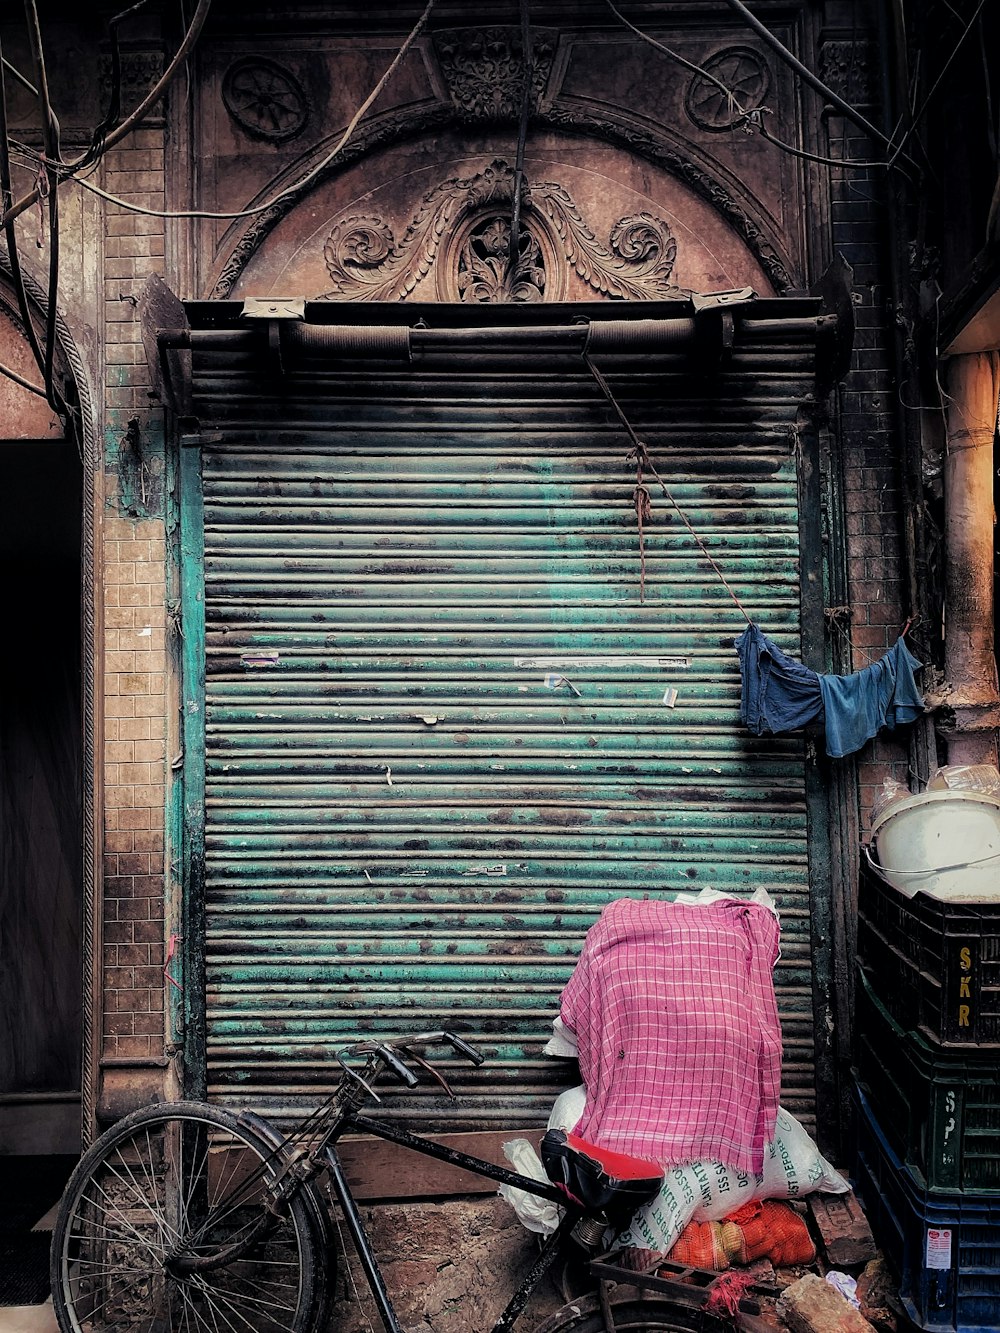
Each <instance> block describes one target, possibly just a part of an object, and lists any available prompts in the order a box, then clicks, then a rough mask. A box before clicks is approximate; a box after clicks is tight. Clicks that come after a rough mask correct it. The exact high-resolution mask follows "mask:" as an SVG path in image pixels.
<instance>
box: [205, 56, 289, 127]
mask: <svg viewBox="0 0 1000 1333" xmlns="http://www.w3.org/2000/svg"><path fill="white" fill-rule="evenodd" d="M222 101H223V103H224V104H225V107H226V110H227V111H228V112H229V114H230V116H231V117H232V119H233V120H234V121H235V122H236V124H237V125H239V127H240V129H242V130H243V131H244V132H245V133H246V134H249V135H250V136H251V137H252V138H254V139H266V140H268V141H269V142H271V143H284V142H285V141H286V140H288V139H294V137H295V136H296V135H297V134H299V133H300V132H301V131H302V129H303V128H304V127H305V124H306V121H307V120H308V118H309V104H308V102H307V100H306V95H305V92H304V91H303V88H302V85H301V84H300V83H299V81H298V79H296V77H295V75H294V74H292V72H291V71H290V70H287V69H285V67H284V66H283V65H279V64H277V62H276V61H274V60H267V59H266V58H265V57H263V56H248V57H246V58H245V59H243V60H237V61H235V62H234V63H233V64H232V65H230V67H229V68H228V69H227V70H226V75H225V78H224V79H223V80H222Z"/></svg>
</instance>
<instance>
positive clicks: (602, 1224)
mask: <svg viewBox="0 0 1000 1333" xmlns="http://www.w3.org/2000/svg"><path fill="white" fill-rule="evenodd" d="M434 1044H446V1045H448V1046H450V1047H451V1048H452V1050H453V1051H454V1052H457V1053H458V1054H459V1055H461V1056H463V1057H464V1058H466V1059H468V1060H470V1061H471V1062H472V1063H473V1064H477V1065H478V1064H481V1063H482V1062H483V1056H482V1055H480V1054H479V1052H477V1051H475V1050H474V1049H473V1048H472V1047H471V1046H469V1045H468V1043H467V1042H465V1041H463V1040H462V1039H461V1038H460V1037H457V1036H455V1035H454V1034H452V1033H447V1032H437V1033H429V1034H423V1035H421V1036H417V1037H411V1038H409V1039H407V1040H406V1041H401V1042H397V1043H395V1044H393V1045H389V1044H383V1043H375V1042H366V1043H362V1044H360V1045H356V1046H353V1047H350V1048H348V1049H347V1050H345V1051H342V1052H340V1053H339V1054H338V1057H337V1058H338V1060H339V1062H340V1064H341V1067H342V1071H343V1072H342V1074H341V1077H340V1080H339V1082H338V1084H337V1087H336V1088H335V1090H334V1092H333V1094H332V1095H331V1097H330V1098H329V1100H328V1101H327V1102H325V1103H324V1104H323V1105H322V1106H321V1107H319V1108H318V1109H317V1110H316V1111H314V1112H313V1113H312V1114H311V1115H309V1116H307V1117H306V1118H305V1119H304V1120H303V1121H302V1122H301V1123H300V1124H298V1125H297V1126H296V1127H295V1128H294V1129H293V1130H292V1131H291V1132H290V1133H289V1134H287V1135H283V1134H281V1133H280V1132H279V1131H278V1130H277V1129H276V1128H275V1127H274V1126H273V1125H271V1124H269V1123H268V1122H267V1121H266V1120H264V1119H262V1118H261V1117H260V1116H258V1115H256V1114H254V1113H252V1112H249V1111H244V1112H241V1113H239V1114H235V1113H233V1112H231V1111H228V1110H224V1109H222V1108H220V1107H217V1106H210V1105H208V1104H206V1103H204V1102H186V1101H185V1102H164V1103H158V1104H155V1105H152V1106H147V1107H143V1108H142V1109H141V1110H138V1111H135V1112H133V1114H131V1115H129V1116H126V1117H125V1118H124V1119H123V1120H121V1121H119V1122H118V1123H117V1124H115V1125H114V1126H112V1128H111V1129H109V1130H108V1131H107V1132H106V1133H105V1134H104V1135H103V1136H102V1137H101V1138H100V1139H98V1140H97V1142H96V1143H95V1144H94V1145H93V1146H92V1147H91V1148H90V1149H89V1151H88V1152H87V1153H86V1154H85V1155H84V1157H83V1158H82V1159H81V1160H80V1162H79V1164H78V1165H77V1167H76V1170H75V1171H74V1173H73V1175H72V1177H71V1179H70V1181H69V1184H68V1185H67V1187H66V1191H65V1193H64V1195H63V1199H62V1203H61V1205H60V1208H59V1213H58V1217H57V1220H56V1225H55V1228H54V1232H53V1238H52V1297H53V1306H54V1309H55V1314H56V1318H57V1320H58V1323H59V1327H60V1329H61V1330H62V1333H112V1331H113V1333H323V1331H324V1330H326V1329H327V1327H328V1323H329V1318H330V1302H331V1295H332V1289H333V1280H334V1276H335V1273H336V1265H337V1248H338V1247H337V1243H336V1239H335V1238H336V1235H337V1227H336V1221H335V1205H339V1208H340V1216H342V1218H343V1222H344V1224H345V1225H346V1228H347V1230H348V1231H349V1232H350V1234H351V1237H352V1240H353V1243H354V1245H355V1247H356V1249H357V1253H358V1256H359V1259H360V1263H361V1266H362V1268H363V1271H364V1273H365V1276H366V1278H367V1281H368V1285H369V1287H370V1289H371V1294H372V1298H373V1300H374V1302H375V1305H376V1307H377V1309H378V1312H379V1315H380V1317H381V1320H382V1323H383V1325H384V1327H385V1329H386V1333H403V1329H402V1326H401V1325H400V1323H399V1320H398V1318H397V1316H396V1314H395V1311H394V1309H393V1305H392V1301H391V1299H390V1296H389V1293H388V1291H387V1289H386V1285H385V1282H384V1279H383V1276H382V1273H381V1270H380V1268H379V1264H378V1261H377V1259H376V1257H375V1254H374V1253H373V1250H372V1247H371V1243H370V1241H369V1239H368V1235H367V1233H366V1231H365V1228H364V1224H363V1221H362V1218H361V1214H360V1211H359V1209H358V1207H357V1204H356V1202H355V1199H354V1196H353V1195H352V1193H351V1188H350V1185H349V1184H348V1182H347V1179H346V1178H345V1176H344V1172H343V1169H342V1167H341V1163H340V1158H339V1156H338V1154H337V1147H336V1145H337V1141H338V1140H339V1139H340V1138H341V1137H342V1136H343V1135H344V1134H346V1133H351V1132H361V1133H364V1134H369V1135H374V1136H375V1137H376V1138H380V1139H384V1140H387V1141H388V1142H390V1143H397V1144H401V1145H403V1146H404V1147H406V1148H411V1149H412V1150H413V1151H414V1152H419V1153H423V1154H424V1155H425V1156H428V1157H432V1158H436V1159H437V1160H439V1161H442V1162H447V1163H449V1164H450V1165H452V1166H458V1167H463V1168H464V1169H465V1170H467V1171H472V1172H474V1173H475V1174H476V1175H479V1176H484V1177H487V1178H488V1179H490V1180H495V1181H497V1182H499V1183H502V1184H507V1185H513V1186H516V1187H517V1188H519V1189H522V1190H525V1191H527V1192H528V1193H529V1194H533V1195H535V1196H537V1197H539V1198H544V1199H549V1200H551V1201H553V1202H555V1203H557V1204H559V1205H560V1206H561V1207H562V1209H563V1217H562V1221H561V1222H560V1225H559V1227H558V1229H557V1230H556V1231H555V1233H554V1234H553V1235H552V1236H550V1237H549V1238H548V1239H547V1240H546V1242H545V1243H544V1245H542V1247H541V1249H540V1250H539V1252H538V1255H537V1257H536V1259H535V1260H534V1262H533V1263H532V1264H531V1266H530V1269H529V1271H528V1272H527V1273H526V1275H525V1277H524V1280H523V1281H522V1283H521V1285H520V1286H519V1287H518V1289H517V1291H516V1292H514V1294H513V1296H512V1297H511V1298H510V1300H509V1301H508V1303H507V1306H506V1308H505V1309H504V1310H503V1312H502V1313H501V1314H500V1316H499V1318H498V1319H497V1320H496V1322H495V1323H494V1324H493V1326H492V1330H491V1333H506V1330H509V1329H511V1328H512V1327H513V1325H514V1322H515V1320H516V1319H517V1318H518V1316H519V1315H520V1314H521V1312H522V1311H523V1310H524V1307H525V1305H526V1304H527V1302H528V1300H529V1298H530V1296H531V1294H532V1292H533V1291H534V1290H535V1288H536V1287H537V1285H538V1283H539V1282H540V1281H541V1279H542V1277H543V1276H544V1275H545V1273H546V1271H547V1270H548V1269H549V1267H550V1265H551V1264H552V1262H553V1260H554V1259H556V1257H557V1256H559V1255H563V1256H564V1257H565V1256H566V1255H567V1254H569V1253H574V1254H575V1255H579V1254H580V1253H582V1252H585V1253H586V1254H588V1255H590V1256H596V1255H597V1251H598V1249H599V1248H600V1242H601V1240H602V1238H603V1236H604V1235H605V1233H606V1231H607V1228H608V1227H609V1226H610V1227H612V1228H614V1227H619V1226H621V1225H624V1223H625V1221H626V1220H627V1219H628V1217H629V1216H630V1215H631V1213H632V1212H633V1211H634V1210H635V1209H636V1208H637V1207H639V1206H641V1205H642V1204H643V1203H645V1202H647V1201H648V1200H649V1199H651V1198H652V1197H653V1196H654V1195H655V1194H656V1192H657V1191H658V1190H659V1187H660V1184H661V1182H662V1173H660V1172H659V1168H656V1167H651V1165H650V1163H648V1162H640V1161H638V1160H637V1159H634V1158H628V1157H624V1156H623V1155H621V1154H609V1153H604V1152H602V1150H600V1149H596V1148H594V1147H593V1146H592V1145H587V1144H581V1143H580V1141H579V1140H575V1139H574V1138H573V1136H572V1135H566V1134H564V1133H562V1131H558V1130H551V1131H549V1132H548V1133H547V1135H546V1136H545V1139H544V1140H543V1144H542V1148H543V1160H544V1161H545V1164H546V1170H547V1172H548V1174H549V1176H550V1181H549V1182H539V1181H537V1180H534V1179H530V1178H528V1177H526V1176H522V1175H520V1174H518V1173H517V1172H514V1171H510V1170H507V1169H506V1168H504V1167H501V1166H497V1165H495V1164H494V1163H492V1162H488V1161H486V1160H484V1159H482V1158H479V1157H473V1156H470V1155H469V1154H467V1153H463V1152H458V1151H456V1150H455V1149H452V1148H449V1147H447V1146H444V1145H442V1144H439V1143H435V1142H433V1141H432V1140H430V1139H426V1138H423V1137H421V1136H420V1135H417V1134H412V1133H410V1132H408V1131H406V1130H404V1129H401V1128H398V1127H396V1126H394V1125H390V1124H386V1123H384V1122H382V1121H379V1120H375V1119H372V1118H371V1117H369V1116H367V1115H364V1114H362V1113H361V1110H360V1108H361V1106H362V1104H363V1103H364V1102H365V1101H366V1100H368V1099H374V1100H375V1101H378V1100H380V1099H379V1097H378V1094H377V1093H376V1092H375V1087H374V1085H375V1083H376V1082H377V1080H378V1079H379V1078H380V1077H382V1076H384V1075H385V1074H387V1073H391V1074H392V1075H394V1076H395V1077H396V1078H397V1079H399V1080H400V1081H401V1082H402V1083H404V1084H405V1085H406V1086H407V1087H414V1086H416V1084H417V1082H418V1081H419V1078H418V1074H417V1073H415V1072H414V1069H416V1070H418V1071H420V1073H421V1074H423V1075H425V1076H427V1077H431V1078H434V1079H435V1080H436V1081H437V1082H438V1083H440V1084H441V1085H442V1087H443V1088H444V1089H445V1091H446V1092H448V1093H449V1095H450V1089H449V1088H448V1085H447V1082H446V1080H445V1079H444V1077H443V1075H442V1074H441V1073H440V1071H438V1070H437V1069H435V1067H434V1066H433V1065H432V1064H431V1063H430V1062H429V1061H428V1060H427V1059H426V1058H425V1056H424V1055H423V1054H422V1051H423V1050H424V1049H426V1048H427V1047H428V1046H431V1045H434ZM352 1060H354V1061H357V1062H359V1063H358V1067H355V1066H354V1065H353V1064H352V1063H351V1061H352ZM668 1267H672V1268H673V1269H674V1270H675V1271H674V1273H673V1274H672V1275H671V1276H670V1277H669V1278H664V1277H663V1276H662V1275H657V1273H656V1272H653V1271H650V1272H648V1273H640V1274H636V1273H633V1272H629V1271H626V1270H625V1269H623V1268H622V1267H621V1266H620V1265H619V1264H618V1263H617V1261H616V1259H615V1257H614V1256H613V1255H612V1256H602V1257H596V1258H594V1259H593V1260H592V1261H591V1269H592V1271H593V1273H594V1278H595V1284H596V1289H595V1291H594V1292H593V1294H591V1295H588V1296H585V1297H584V1298H582V1299H581V1300H576V1301H572V1302H570V1303H569V1304H568V1305H566V1306H565V1307H564V1308H563V1309H562V1310H560V1311H558V1312H557V1313H556V1314H555V1315H553V1316H551V1317H550V1318H549V1319H547V1320H545V1321H544V1323H543V1324H542V1325H540V1326H539V1327H538V1328H537V1330H536V1333H613V1331H614V1330H620V1331H621V1333H624V1331H625V1330H629V1333H640V1331H641V1330H651V1331H652V1330H664V1331H665V1330H677V1331H680V1333H696V1331H698V1330H704V1333H708V1331H709V1330H721V1329H724V1328H726V1327H729V1328H731V1327H732V1324H731V1323H727V1322H726V1321H724V1320H722V1319H720V1318H719V1317H717V1316H715V1315H710V1314H708V1313H707V1312H706V1311H705V1310H704V1308H703V1306H704V1304H705V1300H706V1296H707V1293H708V1291H709V1289H710V1286H711V1281H712V1279H713V1278H714V1274H709V1273H701V1272H700V1270H692V1269H686V1270H681V1269H679V1268H678V1267H677V1266H668ZM662 1268H663V1266H662V1264H660V1265H657V1269H658V1271H659V1272H660V1273H661V1274H662ZM743 1308H744V1310H746V1311H751V1312H752V1310H753V1308H754V1307H753V1305H752V1303H748V1302H746V1301H745V1302H744V1306H743ZM747 1326H748V1325H747V1324H746V1323H744V1327H747Z"/></svg>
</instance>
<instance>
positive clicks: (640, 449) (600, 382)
mask: <svg viewBox="0 0 1000 1333" xmlns="http://www.w3.org/2000/svg"><path fill="white" fill-rule="evenodd" d="M583 359H584V362H585V364H586V366H587V369H588V370H589V371H590V373H591V375H593V377H594V379H595V381H596V382H597V386H598V388H599V389H600V390H601V392H602V393H603V394H604V396H605V398H607V400H608V402H609V403H610V404H611V406H612V407H613V408H614V410H615V413H616V414H617V417H618V420H619V421H620V422H621V423H622V425H623V426H624V427H625V430H626V432H627V433H628V437H629V439H630V440H631V441H632V444H633V446H634V456H635V459H636V464H637V467H639V468H640V469H641V468H648V469H649V471H650V472H651V473H652V474H653V476H654V477H655V478H656V480H657V481H658V482H659V484H660V489H661V490H662V491H663V494H664V495H665V496H666V497H667V499H668V500H669V501H670V503H671V504H672V505H673V507H674V509H675V510H676V511H677V515H678V517H679V518H680V520H681V522H682V523H683V524H684V526H685V527H686V528H687V530H688V532H689V533H690V534H691V536H692V538H693V539H694V541H695V543H696V545H697V546H698V548H699V550H700V551H701V553H702V555H703V556H704V557H705V559H706V560H707V561H708V563H709V564H710V565H711V566H712V568H713V569H714V570H715V572H716V574H717V575H718V577H719V579H720V581H721V583H722V585H723V587H724V588H725V590H726V592H728V593H729V596H730V597H731V598H732V599H733V601H734V602H735V604H736V606H737V607H738V608H739V610H740V612H741V614H742V615H743V618H744V619H745V620H746V622H747V624H748V625H752V624H753V621H752V620H751V618H750V616H749V614H748V613H747V610H746V608H745V607H744V605H743V603H742V602H741V601H740V599H739V598H738V597H737V595H736V593H735V592H734V591H733V589H732V588H731V586H730V584H729V581H728V579H727V578H726V576H725V574H723V572H722V570H721V569H720V568H719V566H718V564H717V563H716V561H715V557H714V556H713V555H712V553H711V551H710V550H709V549H708V547H707V546H706V545H705V543H704V541H703V540H702V538H701V537H699V535H698V533H697V532H695V530H694V528H693V527H692V526H691V523H690V521H689V520H688V516H687V514H685V512H684V510H683V509H682V508H681V507H680V505H679V504H678V503H677V501H676V500H675V499H674V496H673V495H672V494H671V492H670V489H669V488H668V486H667V484H666V482H665V481H664V480H663V478H662V477H661V476H660V474H659V472H657V470H656V467H655V466H654V464H653V461H652V459H651V458H650V456H649V449H648V448H647V447H646V445H645V444H644V443H643V441H642V440H640V439H639V437H638V435H637V434H636V433H635V430H634V428H633V426H632V423H631V422H630V421H629V419H628V417H627V416H626V415H625V413H624V412H623V411H622V409H621V405H620V404H619V402H618V399H617V398H616V397H615V396H614V394H613V393H612V391H611V386H610V385H609V384H608V382H607V380H606V379H605V378H604V376H603V375H602V374H601V372H600V371H599V370H598V369H597V367H596V366H595V365H594V363H593V361H591V359H590V357H589V356H588V355H587V353H586V352H584V354H583ZM640 475H641V473H640ZM640 484H641V483H640ZM637 489H638V487H637ZM642 489H643V490H645V487H642ZM636 512H637V513H639V500H638V499H637V500H636ZM646 517H648V514H647V515H646ZM641 520H642V515H640V529H639V531H640V540H641V538H642V522H641ZM643 559H645V557H643Z"/></svg>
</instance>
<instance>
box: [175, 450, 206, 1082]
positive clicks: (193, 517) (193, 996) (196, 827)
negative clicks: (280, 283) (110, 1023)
mask: <svg viewBox="0 0 1000 1333" xmlns="http://www.w3.org/2000/svg"><path fill="white" fill-rule="evenodd" d="M184 443H185V446H186V447H182V448H181V451H180V463H179V468H178V473H179V477H180V551H181V625H182V633H183V637H182V640H181V743H182V745H183V747H184V782H183V817H182V822H183V827H182V842H181V848H182V856H183V862H184V906H183V913H182V918H181V919H182V922H183V927H184V940H183V944H184V947H183V949H182V950H181V953H180V959H183V970H182V971H181V972H180V976H179V978H178V975H177V974H178V970H179V969H177V968H175V969H174V970H173V972H172V975H173V976H174V978H175V980H177V983H178V985H179V986H180V988H181V994H182V996H183V1022H184V1072H183V1079H184V1091H185V1094H186V1095H187V1096H189V1097H200V1098H204V1096H205V1095H206V1091H207V1063H206V1042H205V1026H206V1018H207V1014H206V1003H205V960H206V955H205V583H204V567H203V559H204V552H205V527H204V505H203V492H202V476H201V463H202V460H201V453H200V451H199V450H198V448H197V446H196V443H195V442H194V441H192V440H191V439H190V438H188V439H187V440H186V441H185V442H184Z"/></svg>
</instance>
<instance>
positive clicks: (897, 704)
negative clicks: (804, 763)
mask: <svg viewBox="0 0 1000 1333" xmlns="http://www.w3.org/2000/svg"><path fill="white" fill-rule="evenodd" d="M921 666H923V663H922V662H918V661H917V659H916V658H915V657H914V656H913V654H912V653H911V652H910V650H909V649H908V648H907V646H906V644H905V643H904V642H903V640H902V639H897V640H896V642H895V643H894V644H893V645H892V647H891V648H890V649H889V651H888V652H887V653H886V655H885V657H880V658H879V660H878V661H877V662H873V663H872V664H871V666H867V667H865V668H864V669H863V670H862V671H854V672H852V673H851V675H849V676H827V675H824V676H820V678H819V684H820V689H821V690H822V691H823V705H824V710H825V713H826V752H827V754H829V755H833V757H834V758H835V759H839V758H840V757H841V756H842V755H845V754H853V753H854V751H855V750H860V749H861V747H862V745H864V743H865V742H866V741H870V740H871V738H872V737H873V736H875V735H877V734H878V733H879V732H880V731H881V730H882V728H883V727H888V728H890V729H892V728H893V727H901V726H902V725H903V724H904V723H906V722H912V721H913V720H914V718H918V717H919V716H920V714H921V713H922V712H923V711H924V701H923V698H922V696H921V694H920V690H919V689H918V687H917V682H916V681H915V680H914V679H913V673H914V671H919V669H920V668H921Z"/></svg>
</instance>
